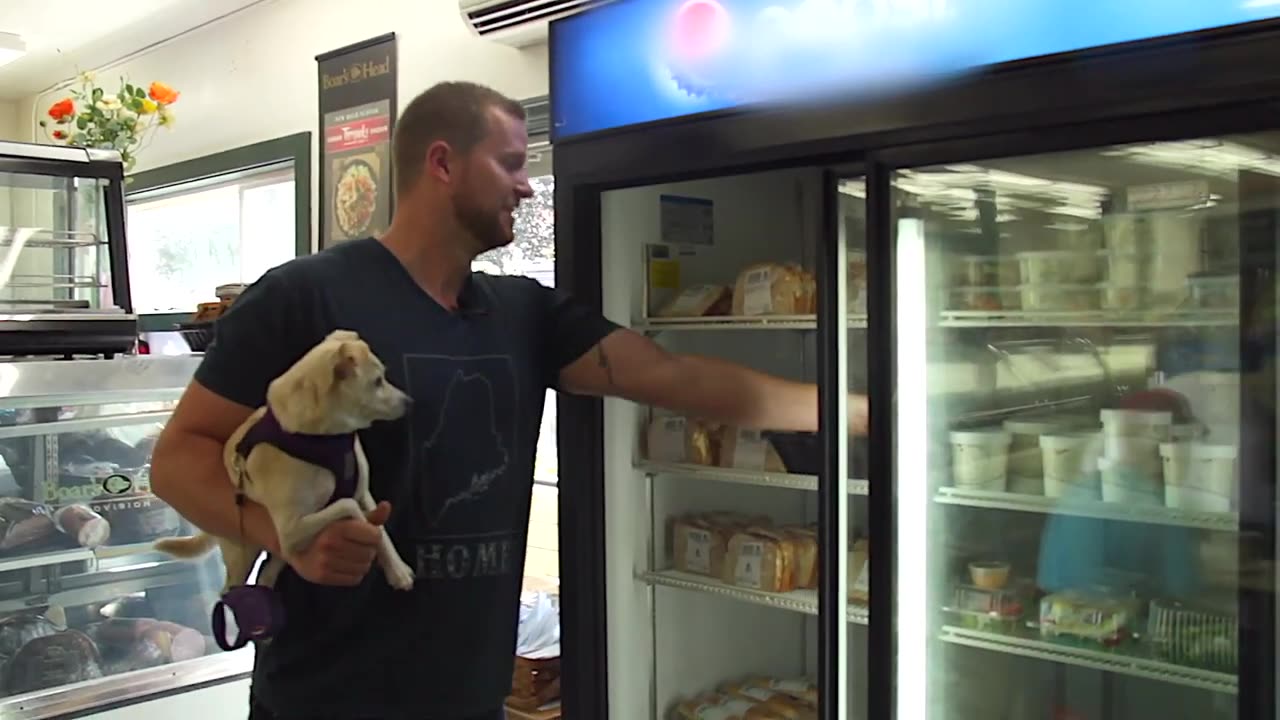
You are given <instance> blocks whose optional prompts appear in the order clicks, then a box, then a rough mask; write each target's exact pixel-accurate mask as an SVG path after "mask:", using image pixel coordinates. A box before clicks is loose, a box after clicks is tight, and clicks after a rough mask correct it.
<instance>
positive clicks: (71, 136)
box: [40, 73, 179, 172]
mask: <svg viewBox="0 0 1280 720" xmlns="http://www.w3.org/2000/svg"><path fill="white" fill-rule="evenodd" d="M178 96H179V93H178V91H177V90H174V89H173V88H171V87H169V86H168V85H166V84H164V83H162V82H153V83H151V85H150V87H148V88H146V89H144V88H142V87H141V86H138V85H133V84H131V83H129V82H128V81H127V80H125V79H124V78H120V89H119V91H117V92H116V93H115V94H109V93H107V92H105V91H104V90H103V89H102V88H101V87H98V86H97V85H96V84H95V83H94V76H93V73H82V74H81V75H80V87H79V88H78V89H73V90H71V94H70V96H68V97H65V98H62V99H61V100H59V101H58V102H56V103H54V104H53V105H50V106H49V110H48V115H49V119H47V120H41V121H40V127H41V128H43V129H44V132H45V135H46V136H48V137H49V138H50V139H51V140H56V141H59V142H63V143H66V144H67V145H74V146H76V147H84V148H99V149H104V150H116V151H119V153H120V159H121V160H122V161H123V162H124V171H125V172H130V171H131V170H133V166H134V164H135V163H136V162H137V161H138V155H137V154H138V151H139V150H140V149H141V148H142V145H143V143H144V142H145V141H146V140H148V139H150V137H151V134H152V133H153V132H154V131H155V130H156V128H159V127H164V128H172V127H173V121H174V118H173V111H172V110H171V109H170V108H171V106H172V105H173V104H174V103H176V102H177V101H178Z"/></svg>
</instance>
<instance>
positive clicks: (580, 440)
mask: <svg viewBox="0 0 1280 720" xmlns="http://www.w3.org/2000/svg"><path fill="white" fill-rule="evenodd" d="M1013 5H1014V4H1008V3H975V2H965V1H964V0H947V1H946V2H932V1H931V2H901V3H900V2H884V3H807V2H806V3H794V2H782V3H757V2H752V1H751V0H689V1H686V2H677V1H675V0H670V1H669V0H632V1H631V2H627V3H610V4H605V5H603V6H601V7H596V8H593V9H591V10H587V11H585V12H582V13H580V14H577V15H574V16H572V17H569V18H565V19H562V20H558V21H556V22H554V23H553V24H552V31H551V54H550V63H551V72H552V83H551V87H552V96H551V99H552V119H553V128H554V130H553V140H554V142H555V146H556V154H555V164H556V168H555V172H556V205H557V216H556V243H557V245H556V262H557V287H558V288H560V289H563V290H566V291H567V292H570V293H572V294H574V295H576V296H577V297H578V298H579V299H581V300H584V301H586V302H588V303H590V304H592V305H594V306H595V307H597V308H599V309H600V310H601V311H603V312H604V313H605V314H606V315H607V316H608V317H610V318H611V319H613V320H614V321H616V322H619V323H620V324H623V325H626V326H628V327H630V328H631V329H632V330H635V331H638V332H644V333H647V334H649V335H650V336H651V337H653V338H655V340H656V341H657V342H659V343H660V344H662V345H663V346H664V347H667V348H669V349H672V350H676V351H680V352H689V353H697V354H702V355H708V356H714V357H719V358H723V359H728V360H733V361H736V362H739V363H742V364H745V365H748V366H750V367H753V368H756V369H759V370H763V371H766V372H769V373H772V374H774V375H778V376H781V377H784V378H789V379H795V380H802V381H808V382H813V383H814V384H815V385H816V392H817V396H818V398H819V408H818V424H819V430H818V432H817V433H815V434H812V435H804V434H795V433H778V432H773V431H772V430H771V429H769V428H767V427H766V428H759V429H742V428H723V427H718V426H716V425H715V424H713V423H710V422H708V421H706V420H705V419H702V418H686V417H680V416H679V415H677V414H672V413H669V412H666V411H662V410H657V409H651V408H644V407H638V406H636V405H634V404H631V403H628V402H624V401H620V400H612V399H609V400H596V399H589V398H575V397H568V396H561V398H560V399H559V409H558V415H557V417H558V423H559V432H560V437H561V441H560V453H561V458H560V468H561V480H560V481H561V484H562V487H565V488H570V487H571V488H572V489H573V491H572V492H565V493H563V494H561V496H560V518H561V520H560V531H561V542H560V546H561V548H562V551H561V556H560V557H561V579H562V584H561V599H562V608H563V617H564V618H566V621H565V622H564V624H563V628H562V634H563V639H562V647H563V656H562V667H563V676H562V691H563V700H562V702H563V707H564V711H565V717H567V718H575V717H582V718H587V717H590V718H605V717H609V718H615V719H621V720H631V719H633V718H635V719H641V718H645V719H647V718H663V719H664V720H665V719H672V720H710V719H712V718H723V717H740V718H766V719H769V720H772V719H774V718H820V719H821V720H847V719H853V718H866V719H875V720H885V719H888V718H903V719H904V720H930V719H933V720H946V719H955V720H959V719H961V718H973V717H992V718H1009V719H1013V718H1017V719H1019V720H1022V719H1024V718H1026V719H1038V718H1044V719H1046V720H1085V719H1088V720H1111V719H1114V718H1127V719H1133V718H1152V719H1153V720H1154V719H1155V718H1164V717H1209V718H1224V719H1225V718H1260V717H1274V716H1275V715H1276V713H1277V707H1280V706H1278V705H1277V702H1276V672H1277V667H1276V654H1277V640H1278V637H1277V635H1276V603H1275V593H1276V576H1275V573H1274V564H1275V556H1276V532H1275V530H1276V525H1277V505H1276V493H1275V487H1276V480H1277V457H1276V448H1277V439H1278V438H1277V426H1276V405H1277V398H1278V397H1280V386H1278V384H1277V377H1276V368H1275V360H1274V358H1275V354H1276V345H1277V338H1278V337H1280V326H1277V324H1276V317H1277V315H1276V310H1277V304H1276V303H1277V299H1276V294H1275V290H1276V288H1275V274H1276V271H1277V269H1280V267H1278V264H1277V255H1278V254H1280V112H1277V110H1276V107H1275V104H1274V101H1275V98H1277V97H1280V72H1278V71H1277V70H1276V69H1275V68H1277V67H1280V42H1278V41H1280V20H1278V19H1277V18H1280V9H1277V7H1276V6H1275V4H1274V3H1235V4H1215V5H1213V6H1212V7H1210V5H1209V4H1200V3H1196V4H1192V3H1186V4H1173V5H1170V4H1165V5H1162V6H1161V7H1160V8H1159V10H1158V11H1156V10H1155V9H1153V8H1151V7H1148V6H1146V5H1143V4H1136V5H1135V4H1125V5H1124V7H1123V8H1121V7H1120V6H1118V5H1115V4H1108V3H1103V2H1083V3H1082V2H1078V1H1077V2H1073V3H1066V2H1058V1H1056V0H1036V1H1034V2H1026V3H1017V4H1016V5H1017V7H1016V8H1015V7H1013ZM1139 5H1141V7H1138V6H1139ZM861 395H865V396H866V397H867V398H868V399H869V402H870V426H869V428H868V429H867V432H866V433H865V434H863V433H860V432H856V431H855V430H856V428H852V427H851V425H850V420H849V406H850V402H851V401H852V400H853V398H854V396H861Z"/></svg>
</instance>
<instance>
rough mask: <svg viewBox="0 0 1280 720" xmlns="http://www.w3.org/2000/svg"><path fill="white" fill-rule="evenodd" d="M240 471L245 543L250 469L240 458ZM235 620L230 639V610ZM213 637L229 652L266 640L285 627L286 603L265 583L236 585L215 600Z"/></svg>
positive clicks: (239, 496)
mask: <svg viewBox="0 0 1280 720" xmlns="http://www.w3.org/2000/svg"><path fill="white" fill-rule="evenodd" d="M241 463H242V464H241V466H240V472H239V473H237V477H236V512H237V515H238V516H239V526H240V542H241V543H243V542H245V533H244V505H245V501H246V499H247V496H246V495H245V492H244V481H245V478H247V477H248V474H249V471H248V469H247V468H246V467H244V465H243V463H244V458H241ZM228 612H230V613H231V617H232V619H233V620H235V623H236V637H235V640H233V641H230V642H228V641H227V613H228ZM210 625H211V626H212V630H213V639H214V641H215V642H217V643H218V647H220V648H222V649H223V650H224V651H226V652H231V651H233V650H239V649H240V648H242V647H244V646H245V645H248V644H249V641H250V640H254V641H258V640H264V639H266V638H269V637H271V636H273V635H275V634H276V633H277V632H279V631H280V628H281V627H283V626H284V603H283V601H281V599H280V596H279V594H278V593H276V592H275V590H273V589H272V588H269V587H264V586H262V585H236V586H235V587H232V588H231V589H229V590H227V591H226V592H225V593H223V594H222V597H221V598H220V599H219V600H218V601H217V602H216V603H214V606H213V617H212V618H210Z"/></svg>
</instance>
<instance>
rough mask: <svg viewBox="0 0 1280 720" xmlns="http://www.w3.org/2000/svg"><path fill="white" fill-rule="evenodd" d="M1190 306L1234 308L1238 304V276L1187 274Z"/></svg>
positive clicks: (1206, 273) (1215, 308)
mask: <svg viewBox="0 0 1280 720" xmlns="http://www.w3.org/2000/svg"><path fill="white" fill-rule="evenodd" d="M1187 290H1188V291H1189V292H1190V294H1191V306H1192V307H1196V308H1201V309H1204V310H1234V309H1236V308H1238V307H1239V306H1240V276H1239V275H1236V274H1234V273H1232V274H1225V273H1223V274H1219V273H1209V272H1201V273H1192V274H1190V275H1188V276H1187Z"/></svg>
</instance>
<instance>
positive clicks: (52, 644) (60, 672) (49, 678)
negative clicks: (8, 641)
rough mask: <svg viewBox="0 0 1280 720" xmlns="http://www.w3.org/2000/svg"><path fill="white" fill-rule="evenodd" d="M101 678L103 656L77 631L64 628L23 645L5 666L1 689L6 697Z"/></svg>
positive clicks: (89, 640) (90, 641)
mask: <svg viewBox="0 0 1280 720" xmlns="http://www.w3.org/2000/svg"><path fill="white" fill-rule="evenodd" d="M103 675H105V672H104V671H103V663H102V656H101V655H100V654H99V652H98V648H97V646H96V645H94V643H93V640H92V639H90V638H89V636H88V635H86V634H84V633H82V632H80V631H79V630H72V629H67V630H60V631H58V632H56V633H53V634H51V635H42V636H40V637H37V638H35V639H33V640H31V641H29V642H27V643H26V644H25V645H23V646H22V648H21V649H19V650H18V652H17V653H15V654H14V656H13V657H12V658H10V659H9V660H8V662H6V663H5V666H4V689H5V693H6V694H9V695H18V694H21V693H28V692H35V691H37V690H44V689H47V688H51V687H58V686H60V685H70V684H72V683H78V682H84V681H86V680H96V679H98V678H100V677H102V676H103Z"/></svg>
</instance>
